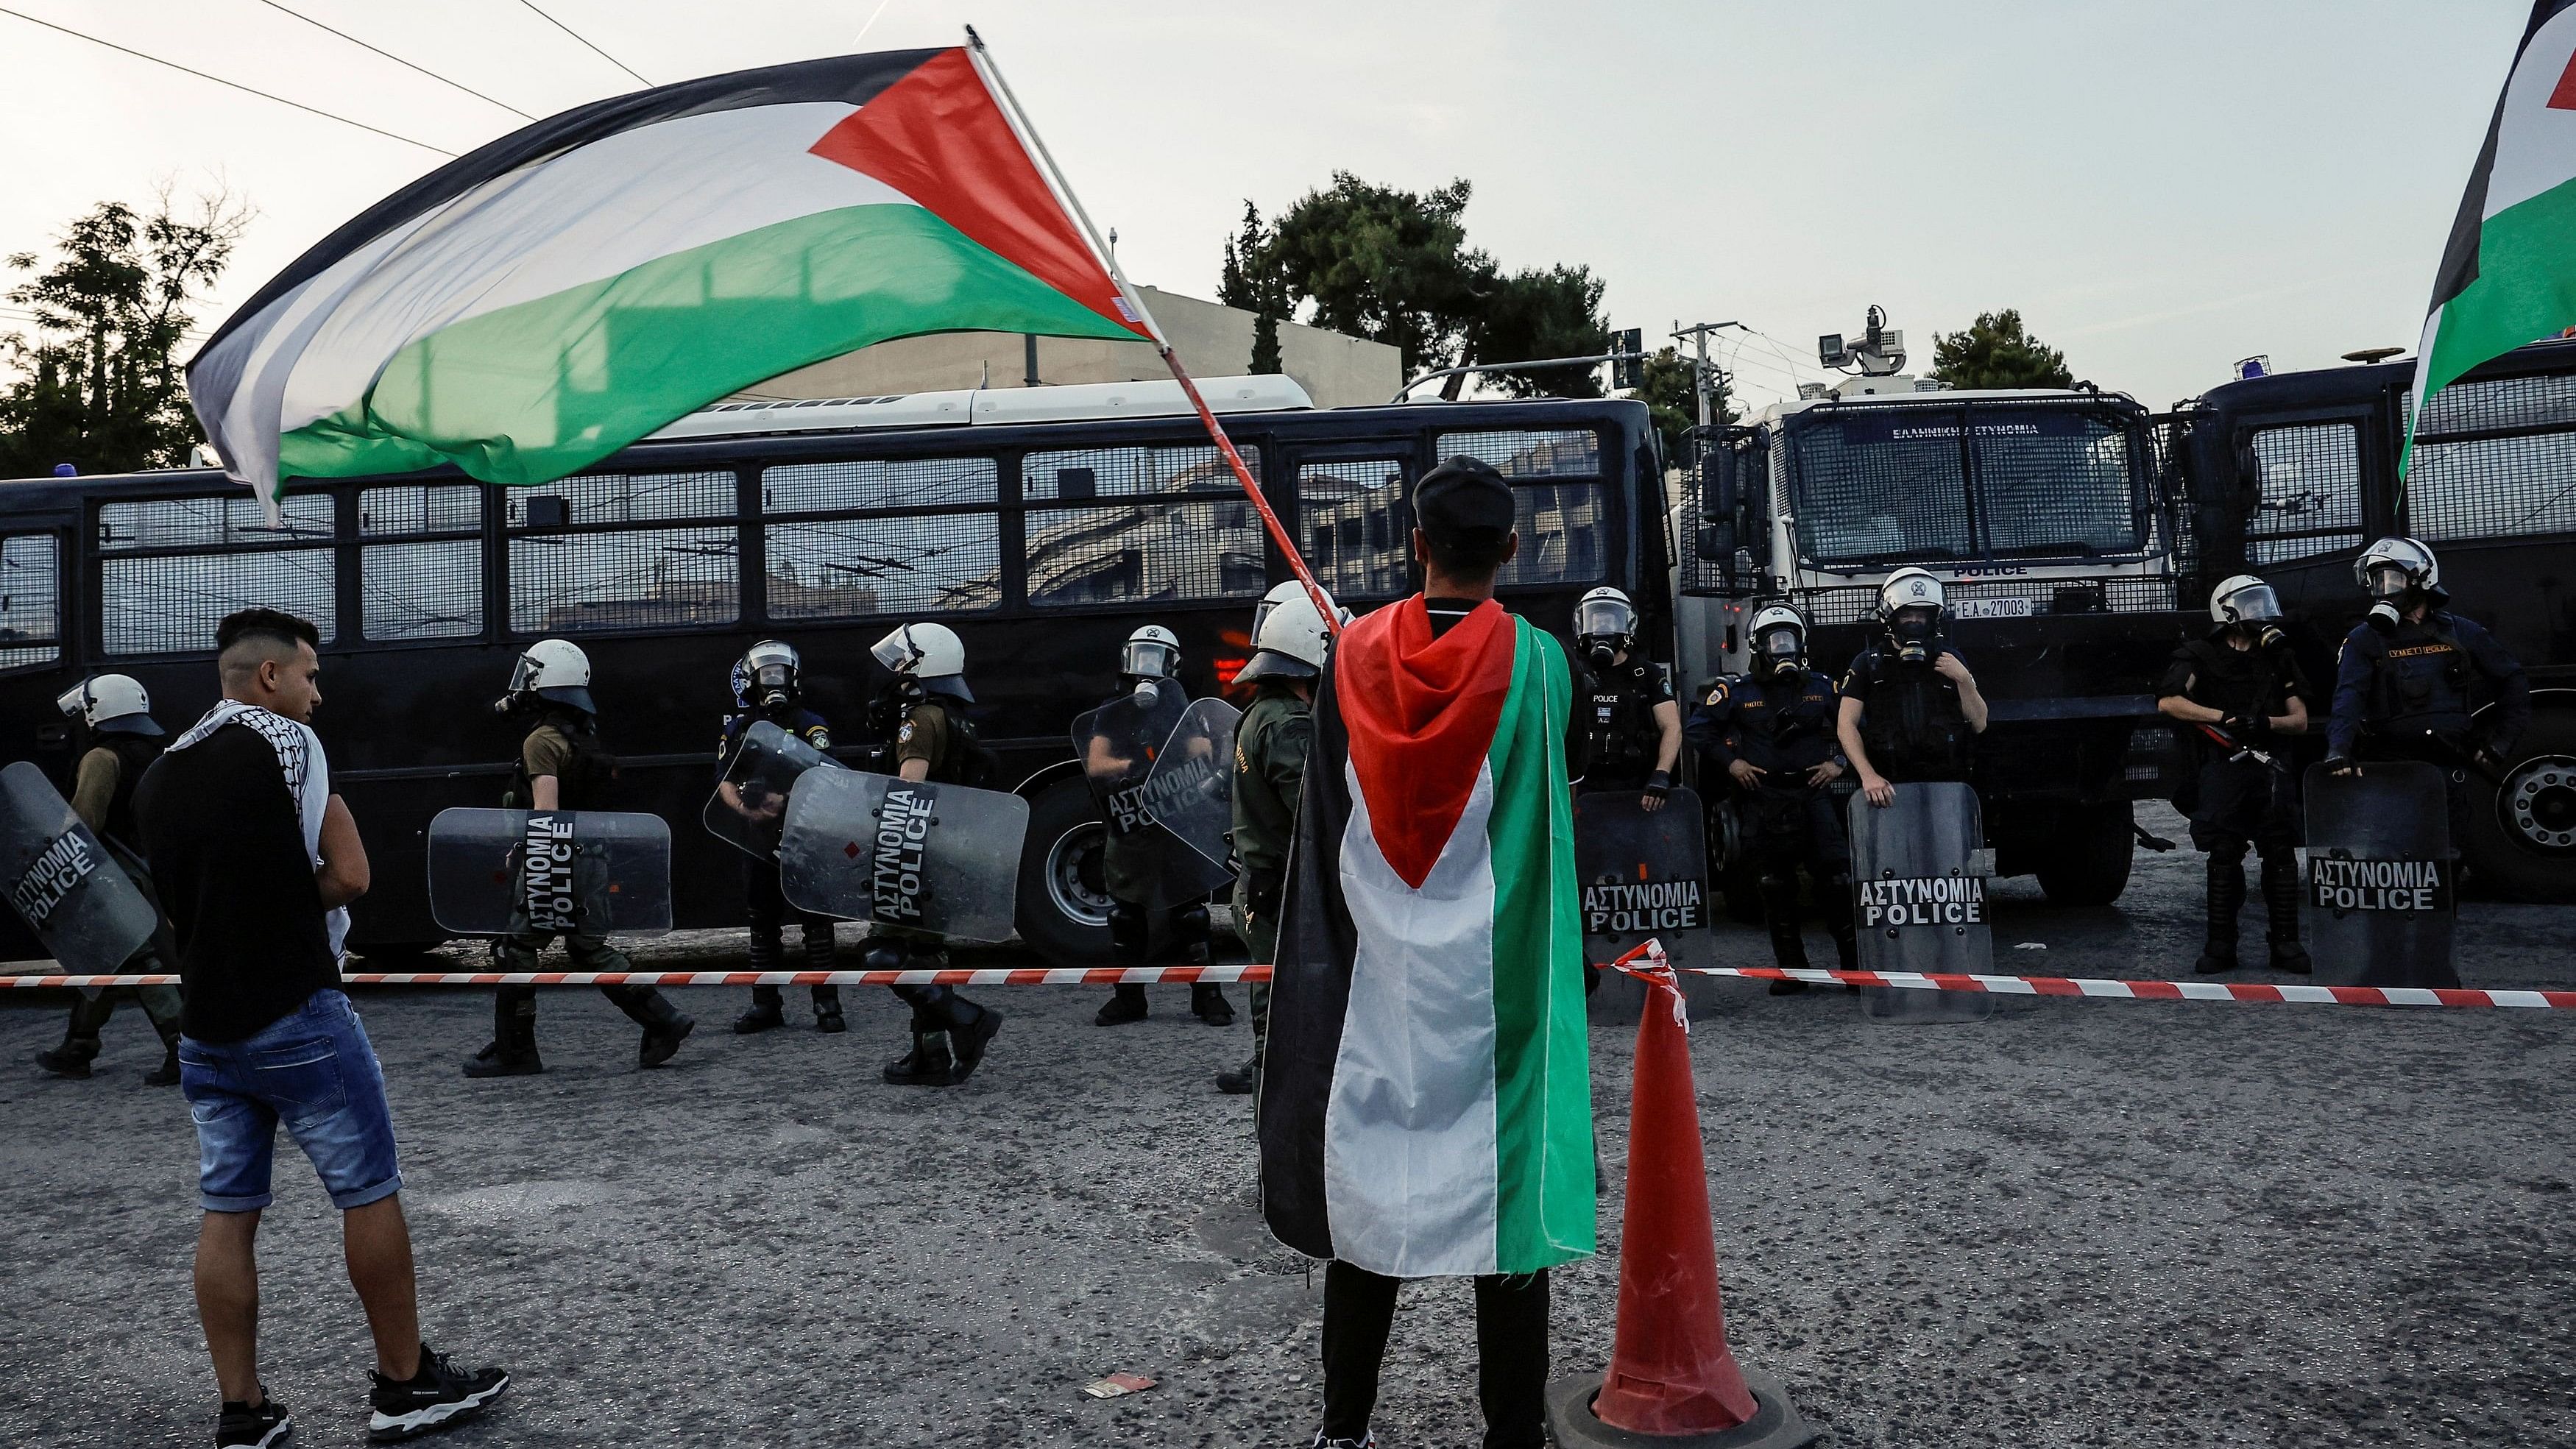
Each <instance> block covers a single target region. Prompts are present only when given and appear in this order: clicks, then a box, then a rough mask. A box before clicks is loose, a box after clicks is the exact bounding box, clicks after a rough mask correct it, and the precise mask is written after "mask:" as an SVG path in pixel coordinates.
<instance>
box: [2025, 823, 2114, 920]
mask: <svg viewBox="0 0 2576 1449" xmlns="http://www.w3.org/2000/svg"><path fill="white" fill-rule="evenodd" d="M2132 818H2133V816H2132V814H2131V811H2130V807H2129V802H2128V801H2126V800H2106V801H2103V802H2102V803H2100V804H2096V805H2069V806H2067V807H2066V808H2064V809H2063V810H2060V811H2059V812H2058V814H2057V825H2056V828H2055V829H2053V830H2052V831H2050V833H2049V841H2048V848H2047V849H2046V850H2045V851H2043V852H2042V853H2041V855H2040V857H2039V860H2038V862H2037V868H2036V869H2035V870H2034V871H2032V874H2034V875H2036V876H2038V877H2039V888H2040V889H2041V890H2044V891H2046V892H2048V901H2049V904H2051V905H2056V906H2107V905H2109V904H2111V903H2112V902H2113V901H2116V900H2118V899H2119V898H2120V892H2122V891H2124V890H2127V889H2128V888H2129V851H2130V848H2131V847H2132V846H2134V845H2135V844H2136V843H2137V832H2136V831H2134V830H2132V829H2131V828H2130V821H2131V820H2132Z"/></svg>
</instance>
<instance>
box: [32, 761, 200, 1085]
mask: <svg viewBox="0 0 2576 1449" xmlns="http://www.w3.org/2000/svg"><path fill="white" fill-rule="evenodd" d="M153 728H154V729H155V730H157V729H158V728H159V726H157V725H156V726H154V727H153ZM163 748H164V742H163V740H162V739H161V737H160V736H159V735H158V734H157V733H156V734H153V735H142V734H136V733H132V732H129V731H123V730H117V731H110V730H107V729H100V730H98V731H97V732H96V734H95V742H94V743H93V744H92V745H91V746H90V748H89V749H88V750H86V751H84V752H83V753H82V755H81V758H80V764H79V765H78V766H77V767H76V769H75V771H74V773H73V777H72V799H71V804H72V812H73V813H74V814H76V815H78V816H80V819H81V823H82V824H83V825H86V826H88V827H89V828H90V831H91V833H92V834H95V835H97V836H98V837H99V840H100V843H101V844H104V845H105V846H106V847H107V848H108V850H109V852H110V853H111V854H113V855H114V856H115V857H116V860H117V864H118V865H119V866H121V867H123V869H124V870H125V873H126V874H127V875H128V876H130V877H131V878H132V879H133V881H134V883H135V884H136V885H137V886H138V887H140V888H141V889H142V891H143V893H144V895H145V896H146V897H147V898H148V897H150V896H151V894H152V877H151V875H150V873H149V872H148V871H147V870H146V869H145V868H144V864H143V854H142V852H141V851H139V850H137V849H135V848H134V846H133V845H132V844H131V842H132V841H134V840H136V839H138V838H139V833H138V832H137V830H136V828H135V823H134V787H135V786H136V785H137V784H138V783H140V782H141V781H142V779H143V772H144V771H145V770H146V769H148V768H150V767H151V764H152V762H153V761H154V760H157V759H159V758H160V757H161V751H162V749H163ZM155 904H156V906H157V904H158V902H157V901H156V902H155ZM168 929H169V928H168V926H167V924H166V923H163V924H160V925H158V926H157V927H156V928H155V930H154V931H153V934H152V939H151V940H149V941H146V942H145V943H144V944H143V945H142V946H140V947H138V948H136V950H135V953H134V955H133V956H131V957H130V958H128V959H127V961H126V963H125V969H126V970H127V971H129V972H132V973H134V974H136V975H158V974H160V973H161V972H163V971H164V970H165V969H166V968H164V966H163V965H162V962H163V960H164V959H165V957H164V955H163V951H162V941H163V937H164V936H165V934H166V933H167V931H168ZM128 991H131V993H132V994H133V997H134V999H135V1001H136V1002H138V1003H139V1004H140V1005H141V1006H142V1007H143V1014H144V1016H145V1017H147V1018H149V1019H150V1020H151V1022H152V1029H153V1030H154V1031H155V1032H157V1033H159V1034H160V1037H161V1047H162V1054H163V1059H162V1066H161V1068H160V1069H159V1070H156V1071H153V1072H151V1073H149V1074H147V1075H146V1076H145V1078H144V1080H145V1081H147V1082H150V1083H151V1084H153V1085H155V1086H164V1085H169V1084H170V1083H175V1082H177V1081H178V1080H179V1070H178V1067H179V1011H180V1007H181V1004H182V1002H181V998H180V995H179V988H177V987H175V986H136V987H130V988H129V987H110V988H108V989H106V990H104V991H101V992H99V993H98V995H97V996H95V997H81V998H78V999H75V1000H74V1001H73V1002H72V1011H71V1021H70V1023H69V1024H68V1026H67V1027H66V1028H65V1030H64V1032H63V1044H62V1045H61V1046H59V1047H56V1048H54V1049H53V1050H52V1051H48V1052H44V1053H41V1054H39V1055H38V1056H37V1058H36V1061H37V1064H38V1065H40V1066H42V1067H44V1068H45V1070H47V1071H49V1072H54V1073H57V1074H58V1075H62V1076H71V1077H86V1076H88V1075H89V1064H90V1062H91V1061H92V1060H94V1059H96V1057H97V1056H98V1053H99V1035H100V1033H101V1031H102V1030H103V1029H104V1028H105V1027H106V1025H107V1022H108V1018H109V1017H111V1016H113V1015H114V1014H115V1012H116V1003H117V1001H118V999H119V998H120V997H122V996H124V995H126V994H127V992H128Z"/></svg>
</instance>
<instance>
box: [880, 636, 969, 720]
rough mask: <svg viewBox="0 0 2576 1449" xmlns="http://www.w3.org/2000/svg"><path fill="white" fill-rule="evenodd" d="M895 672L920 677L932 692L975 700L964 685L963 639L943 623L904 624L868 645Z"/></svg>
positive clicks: (964, 643)
mask: <svg viewBox="0 0 2576 1449" xmlns="http://www.w3.org/2000/svg"><path fill="white" fill-rule="evenodd" d="M868 652H869V653H870V654H873V655H875V656H876V661H877V662H878V663H879V664H882V665H884V666H885V667H886V668H888V669H891V670H893V671H894V672H895V673H897V674H901V675H908V676H910V677H911V678H913V679H915V680H918V681H920V684H921V687H922V688H923V689H925V690H928V691H929V692H931V693H933V694H944V695H947V696H949V697H950V698H952V699H960V700H964V701H966V702H967V703H969V704H972V703H974V702H975V696H974V694H973V693H971V692H970V691H969V690H968V689H967V688H966V641H965V640H963V639H960V638H958V637H957V631H956V630H954V629H951V628H949V627H948V626H947V625H945V624H906V625H904V626H902V627H901V628H899V629H897V630H895V631H894V632H893V633H891V634H888V635H887V636H885V637H884V638H882V639H879V640H878V641H877V642H876V643H875V644H873V645H871V646H870V647H869V649H868Z"/></svg>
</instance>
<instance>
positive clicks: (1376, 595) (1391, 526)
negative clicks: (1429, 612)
mask: <svg viewBox="0 0 2576 1449" xmlns="http://www.w3.org/2000/svg"><path fill="white" fill-rule="evenodd" d="M1406 471H1407V465H1406V463H1405V462H1404V461H1403V460H1400V459H1394V458H1355V459H1346V460H1343V461H1339V462H1330V463H1307V464H1303V465H1301V466H1300V467H1299V468H1298V470H1297V519H1298V527H1299V529H1300V530H1301V531H1302V532H1303V533H1304V535H1305V536H1304V537H1303V538H1301V539H1299V540H1298V542H1299V543H1300V544H1302V545H1303V546H1304V548H1305V550H1306V564H1307V567H1309V568H1311V569H1313V570H1314V571H1315V581H1316V582H1317V583H1319V584H1322V585H1323V586H1324V588H1325V589H1326V590H1327V591H1328V592H1330V593H1331V594H1332V596H1333V598H1334V599H1335V600H1337V601H1339V602H1343V603H1348V602H1350V601H1351V600H1354V599H1388V598H1395V597H1397V596H1399V595H1402V594H1404V593H1406V592H1408V591H1410V590H1411V588H1412V582H1411V575H1410V572H1409V566H1410V565H1411V563H1412V560H1413V508H1412V504H1411V501H1410V500H1409V499H1408V498H1407V497H1406V488H1405V481H1404V480H1405V473H1406Z"/></svg>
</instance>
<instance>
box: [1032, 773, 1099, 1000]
mask: <svg viewBox="0 0 2576 1449" xmlns="http://www.w3.org/2000/svg"><path fill="white" fill-rule="evenodd" d="M1104 839H1106V832H1105V831H1104V830H1103V828H1102V826H1101V824H1100V818H1099V816H1098V815H1097V814H1095V813H1094V812H1093V809H1092V803H1091V787H1090V786H1089V785H1086V784H1084V783H1083V782H1082V781H1081V780H1079V779H1073V780H1059V781H1057V782H1056V783H1055V784H1053V785H1051V786H1049V787H1048V788H1047V789H1045V790H1044V791H1041V792H1040V793H1039V795H1038V797H1037V798H1036V799H1035V800H1032V801H1030V802H1029V839H1028V844H1027V845H1026V846H1025V847H1023V848H1022V850H1021V851H1020V884H1019V899H1018V902H1017V905H1016V909H1015V911H1014V918H1015V920H1016V922H1017V924H1018V926H1019V928H1020V940H1021V941H1023V942H1025V943H1026V944H1027V946H1028V948H1029V949H1030V950H1032V951H1035V952H1037V953H1038V954H1039V955H1041V956H1044V957H1045V958H1046V959H1047V960H1048V961H1049V962H1050V963H1052V964H1054V965H1057V966H1100V965H1105V964H1107V963H1108V961H1109V890H1108V887H1107V886H1106V885H1105V884H1104V883H1103V879H1102V876H1101V859H1100V856H1101V843H1102V841H1103V840H1104Z"/></svg>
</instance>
